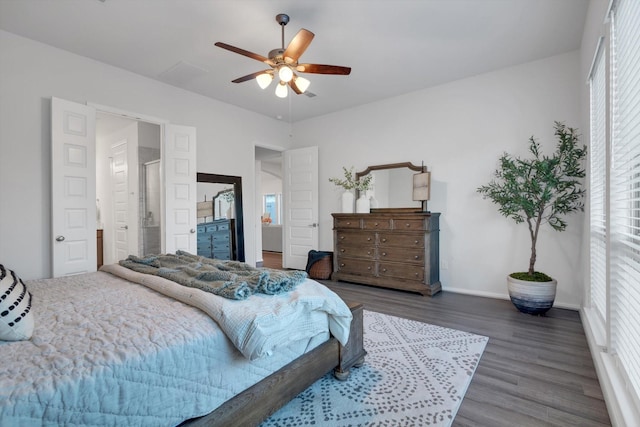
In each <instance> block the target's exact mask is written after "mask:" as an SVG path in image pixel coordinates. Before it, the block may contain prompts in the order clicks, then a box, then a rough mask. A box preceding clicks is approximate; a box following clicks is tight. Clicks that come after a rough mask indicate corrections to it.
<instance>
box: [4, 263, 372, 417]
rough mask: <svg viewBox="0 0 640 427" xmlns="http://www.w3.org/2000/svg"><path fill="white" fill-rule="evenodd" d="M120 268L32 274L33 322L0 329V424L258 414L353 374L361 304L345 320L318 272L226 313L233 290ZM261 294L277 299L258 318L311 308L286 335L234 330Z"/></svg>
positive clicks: (265, 301) (358, 356)
mask: <svg viewBox="0 0 640 427" xmlns="http://www.w3.org/2000/svg"><path fill="white" fill-rule="evenodd" d="M122 269H123V267H120V266H118V265H113V266H106V267H105V270H106V271H98V272H94V273H88V274H83V275H78V276H69V277H64V278H58V279H42V280H33V281H28V282H25V284H26V287H27V289H28V291H29V292H30V293H31V294H32V296H33V306H32V310H31V311H32V313H33V317H34V324H35V328H34V330H33V336H32V337H31V339H29V340H22V341H0V358H1V360H2V361H3V363H2V365H1V366H0V425H17V426H19V425H29V426H30V425H36V424H37V425H152V426H159V425H179V424H181V423H182V424H184V425H210V426H217V425H220V426H222V425H225V426H228V425H243V426H246V425H258V424H259V423H260V422H261V421H262V420H263V419H265V418H266V417H268V416H269V415H270V414H272V413H273V412H275V411H276V410H277V409H279V408H280V407H281V406H283V405H284V404H285V403H286V402H288V401H289V400H291V399H292V398H293V397H295V396H296V395H297V394H298V393H299V392H301V391H302V390H304V389H305V388H307V387H308V386H309V385H310V384H312V383H313V382H315V381H316V380H317V379H319V378H320V377H322V376H323V375H325V374H326V373H328V372H331V370H334V371H335V372H336V374H337V375H338V376H339V377H345V376H346V375H347V374H348V371H349V368H350V367H351V366H353V365H357V364H358V363H362V360H363V357H364V354H365V352H364V349H363V347H362V306H361V305H351V306H350V307H347V311H348V313H349V315H348V316H347V317H348V318H349V319H348V320H349V321H346V317H345V316H344V307H346V306H345V305H344V303H343V302H342V301H341V300H339V299H338V300H336V299H334V297H333V296H332V294H333V293H332V292H331V291H330V290H328V289H327V288H326V287H324V286H322V285H321V284H319V283H318V282H315V281H313V280H310V279H306V280H305V281H304V282H303V283H302V284H300V285H299V286H298V287H296V288H295V289H294V290H293V291H291V292H289V293H287V294H286V295H275V296H269V295H265V296H261V295H253V296H251V297H250V298H248V299H246V300H243V301H240V304H241V305H240V306H241V307H242V309H241V310H240V311H241V313H240V314H228V313H226V312H225V307H226V306H227V305H229V304H232V305H233V304H234V303H236V301H233V302H229V301H227V300H225V299H224V298H221V297H217V296H213V297H214V298H213V299H214V300H216V299H217V300H221V301H215V302H211V298H210V296H208V297H207V298H206V299H204V300H201V298H200V296H199V292H202V291H200V290H198V289H188V288H186V289H185V287H184V286H181V285H177V284H175V283H173V282H171V281H169V280H167V279H165V278H162V277H152V278H150V277H149V276H148V275H144V274H141V273H137V272H133V271H130V270H127V269H124V270H126V271H124V270H122ZM118 270H121V271H118ZM116 274H118V275H116ZM176 286H177V288H176ZM160 288H167V289H160ZM158 290H160V291H162V292H163V293H161V292H159V291H158ZM172 293H173V294H172ZM170 295H171V296H170ZM309 295H310V296H309ZM333 295H334V296H335V297H336V298H337V295H335V294H333ZM323 298H325V300H324V302H322V301H323ZM194 300H195V301H194ZM254 300H255V301H254ZM203 301H204V302H203ZM256 301H257V304H256ZM309 301H311V302H309ZM252 305H257V306H258V307H261V310H263V309H264V308H265V307H272V313H271V314H269V313H267V312H264V310H263V311H262V312H261V313H262V314H261V315H260V316H257V317H256V319H262V318H263V317H265V316H266V317H269V316H272V315H273V316H275V315H281V314H282V313H284V314H287V313H288V315H289V316H291V315H292V314H291V312H292V311H298V309H297V308H296V310H293V309H290V307H292V306H293V307H298V306H300V307H303V308H304V309H306V310H308V311H310V313H307V314H304V315H302V316H301V317H299V316H298V317H296V316H297V315H295V316H294V317H288V318H287V319H288V320H287V321H288V322H289V324H290V327H291V330H290V333H289V335H291V336H293V337H295V339H293V340H291V341H289V342H286V343H283V342H278V341H282V339H281V338H280V337H281V336H282V331H279V330H274V329H270V328H272V326H270V324H269V323H260V322H262V320H260V321H258V322H256V321H252V323H251V325H252V326H251V327H246V328H243V327H239V328H238V329H244V330H245V331H244V333H243V334H241V337H237V336H236V337H232V338H230V337H229V336H227V334H226V333H225V331H224V329H225V327H226V328H229V327H232V326H233V325H234V324H237V323H238V322H239V319H240V320H241V319H243V316H245V317H246V316H247V310H248V308H247V307H249V306H252ZM258 311H259V312H260V310H258ZM212 314H213V316H214V317H217V320H218V321H215V320H213V318H212ZM318 324H324V328H320V329H318ZM225 325H226V326H225ZM345 328H346V329H345ZM261 329H262V331H260V330H261ZM304 329H309V330H310V331H311V333H310V335H309V336H302V335H300V334H299V333H298V330H304ZM341 329H342V330H341ZM261 333H262V335H264V336H260V334H261ZM345 333H346V334H347V336H348V341H345ZM336 335H337V336H336ZM340 335H342V336H340ZM256 336H258V337H257V338H256ZM271 337H276V338H275V339H273V340H272V339H271ZM340 341H343V342H342V343H341V342H340Z"/></svg>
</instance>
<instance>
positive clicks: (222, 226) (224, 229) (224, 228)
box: [218, 222, 229, 231]
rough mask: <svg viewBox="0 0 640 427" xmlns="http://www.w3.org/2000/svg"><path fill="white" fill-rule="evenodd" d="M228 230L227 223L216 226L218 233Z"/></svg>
mask: <svg viewBox="0 0 640 427" xmlns="http://www.w3.org/2000/svg"><path fill="white" fill-rule="evenodd" d="M228 229H229V223H228V222H225V223H223V224H218V231H226V230H228Z"/></svg>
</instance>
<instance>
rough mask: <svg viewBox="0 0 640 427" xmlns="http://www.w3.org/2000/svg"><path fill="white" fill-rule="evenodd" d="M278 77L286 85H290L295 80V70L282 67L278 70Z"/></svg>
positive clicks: (286, 66)
mask: <svg viewBox="0 0 640 427" xmlns="http://www.w3.org/2000/svg"><path fill="white" fill-rule="evenodd" d="M278 77H280V80H282V81H283V82H285V83H289V82H290V81H291V79H292V78H293V70H292V69H291V68H289V66H288V65H281V66H280V68H279V69H278Z"/></svg>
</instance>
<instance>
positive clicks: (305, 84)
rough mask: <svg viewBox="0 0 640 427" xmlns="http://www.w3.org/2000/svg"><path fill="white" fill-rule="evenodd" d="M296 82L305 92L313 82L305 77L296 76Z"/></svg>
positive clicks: (299, 88)
mask: <svg viewBox="0 0 640 427" xmlns="http://www.w3.org/2000/svg"><path fill="white" fill-rule="evenodd" d="M295 84H296V87H297V88H298V90H299V91H300V92H302V93H304V92H305V91H306V90H307V89H309V85H310V84H311V82H310V81H309V80H307V79H305V78H304V77H300V76H296V80H295Z"/></svg>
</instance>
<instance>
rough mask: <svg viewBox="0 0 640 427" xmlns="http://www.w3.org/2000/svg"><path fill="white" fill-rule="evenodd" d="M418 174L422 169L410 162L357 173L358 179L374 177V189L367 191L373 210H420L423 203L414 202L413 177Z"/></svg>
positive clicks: (376, 166)
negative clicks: (368, 176)
mask: <svg viewBox="0 0 640 427" xmlns="http://www.w3.org/2000/svg"><path fill="white" fill-rule="evenodd" d="M418 172H422V167H421V166H416V165H414V164H412V163H410V162H405V163H392V164H387V165H374V166H369V167H368V168H367V169H365V170H364V171H362V172H358V173H356V178H358V179H359V178H360V177H363V176H367V175H371V176H372V180H371V185H372V187H371V189H370V190H367V196H368V197H369V200H370V204H371V209H397V208H413V207H415V208H420V207H421V202H420V201H414V200H413V175H415V174H416V173H418ZM356 197H360V192H359V191H358V192H357V194H356Z"/></svg>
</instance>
